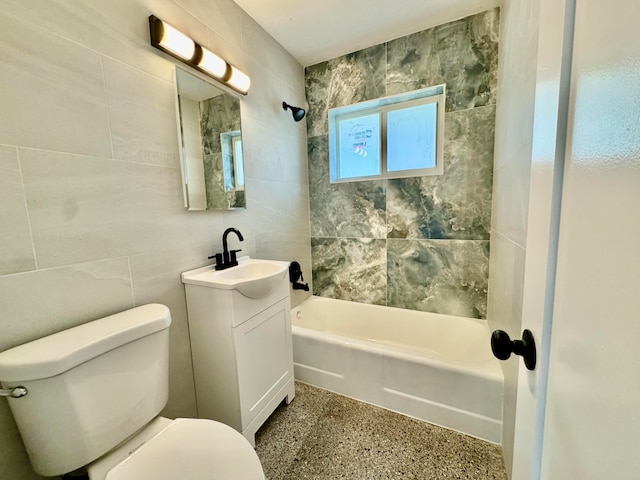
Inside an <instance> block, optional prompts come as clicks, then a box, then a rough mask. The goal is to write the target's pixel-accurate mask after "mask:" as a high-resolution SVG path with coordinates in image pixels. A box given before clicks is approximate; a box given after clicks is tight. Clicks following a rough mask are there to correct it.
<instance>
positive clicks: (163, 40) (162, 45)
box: [149, 15, 251, 95]
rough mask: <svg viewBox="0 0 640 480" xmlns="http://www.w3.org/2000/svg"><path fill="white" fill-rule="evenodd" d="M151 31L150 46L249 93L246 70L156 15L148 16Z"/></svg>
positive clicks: (237, 89)
mask: <svg viewBox="0 0 640 480" xmlns="http://www.w3.org/2000/svg"><path fill="white" fill-rule="evenodd" d="M149 34H150V36H151V45H153V46H154V47H156V48H157V49H158V50H161V51H163V52H164V53H166V54H167V55H171V56H172V57H174V58H176V59H178V60H180V61H181V62H183V63H186V64H187V65H189V66H190V67H192V68H195V69H196V70H198V71H200V72H202V73H204V74H205V75H208V76H210V77H212V78H214V79H216V80H218V81H219V82H222V83H223V84H225V85H227V86H228V87H229V88H232V89H233V90H235V91H236V92H238V93H241V94H242V95H246V94H247V93H248V92H249V86H250V85H251V79H250V78H249V76H248V75H247V74H246V73H244V72H242V71H241V70H239V69H238V68H236V67H234V66H233V65H230V64H229V63H227V62H226V61H225V60H224V59H223V58H221V57H219V56H218V55H216V54H215V53H213V52H212V51H210V50H208V49H207V48H205V47H203V46H202V45H199V44H198V43H196V42H195V41H193V40H192V39H191V38H189V37H188V36H187V35H185V34H184V33H182V32H181V31H179V30H178V29H176V28H175V27H173V26H171V25H170V24H168V23H167V22H165V21H163V20H160V19H159V18H158V17H156V16H155V15H150V16H149Z"/></svg>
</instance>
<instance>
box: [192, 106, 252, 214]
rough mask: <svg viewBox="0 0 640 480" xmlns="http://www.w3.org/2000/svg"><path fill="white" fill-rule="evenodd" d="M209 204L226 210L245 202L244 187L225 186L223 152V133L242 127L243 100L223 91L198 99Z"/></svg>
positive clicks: (212, 207)
mask: <svg viewBox="0 0 640 480" xmlns="http://www.w3.org/2000/svg"><path fill="white" fill-rule="evenodd" d="M199 107H200V129H201V132H202V139H203V141H202V144H203V145H202V150H203V160H204V178H205V191H206V194H207V208H210V209H222V210H227V209H229V208H234V207H237V206H240V205H246V203H245V193H244V191H238V192H227V191H225V188H224V167H223V162H224V154H223V153H222V144H221V140H220V134H221V133H225V132H231V131H234V130H240V129H241V125H240V102H239V101H238V99H237V98H236V97H232V96H231V95H220V96H218V97H214V98H210V99H208V100H204V101H202V102H200V103H199Z"/></svg>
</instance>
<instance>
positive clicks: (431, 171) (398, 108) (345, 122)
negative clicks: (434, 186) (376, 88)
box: [329, 85, 446, 183]
mask: <svg viewBox="0 0 640 480" xmlns="http://www.w3.org/2000/svg"><path fill="white" fill-rule="evenodd" d="M445 89H446V86H445V85H436V86H434V87H427V88H423V89H420V90H414V91H412V92H406V93H401V94H398V95H392V96H389V97H383V98H377V99H375V100H368V101H366V102H361V103H356V104H353V105H346V106H343V107H337V108H332V109H330V110H329V159H330V165H329V167H330V168H329V173H330V180H331V183H337V182H352V181H361V180H372V179H377V178H402V177H415V176H427V175H441V174H442V173H443V145H442V144H443V139H444V106H445Z"/></svg>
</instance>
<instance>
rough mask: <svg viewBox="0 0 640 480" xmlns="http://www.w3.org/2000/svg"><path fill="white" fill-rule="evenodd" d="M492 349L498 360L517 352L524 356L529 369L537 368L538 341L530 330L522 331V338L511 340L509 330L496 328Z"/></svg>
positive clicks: (492, 336)
mask: <svg viewBox="0 0 640 480" xmlns="http://www.w3.org/2000/svg"><path fill="white" fill-rule="evenodd" d="M491 351H492V352H493V355H494V356H495V357H496V358H497V359H498V360H506V359H507V358H509V357H510V356H511V354H512V353H515V354H516V355H520V356H521V357H522V359H523V360H524V365H525V367H527V369H528V370H533V369H534V368H536V342H535V341H534V339H533V334H532V333H531V331H530V330H524V331H523V332H522V340H511V338H509V334H508V333H507V332H504V331H502V330H496V331H495V332H493V333H492V334H491Z"/></svg>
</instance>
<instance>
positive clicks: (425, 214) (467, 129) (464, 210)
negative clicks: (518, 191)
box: [387, 106, 495, 240]
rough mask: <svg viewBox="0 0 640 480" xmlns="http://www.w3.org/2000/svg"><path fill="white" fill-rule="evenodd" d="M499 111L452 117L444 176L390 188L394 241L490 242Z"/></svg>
mask: <svg viewBox="0 0 640 480" xmlns="http://www.w3.org/2000/svg"><path fill="white" fill-rule="evenodd" d="M494 119H495V107H494V106H487V107H481V108H473V109H470V110H462V111H458V112H451V113H447V114H446V118H445V147H444V149H445V150H444V173H443V175H438V176H429V177H414V178H404V179H394V180H389V181H388V186H387V222H388V236H389V237H390V238H432V239H436V238H439V239H461V240H466V239H475V240H487V239H489V232H490V230H491V195H492V181H493V145H494V133H495V132H494V130H495V121H494Z"/></svg>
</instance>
